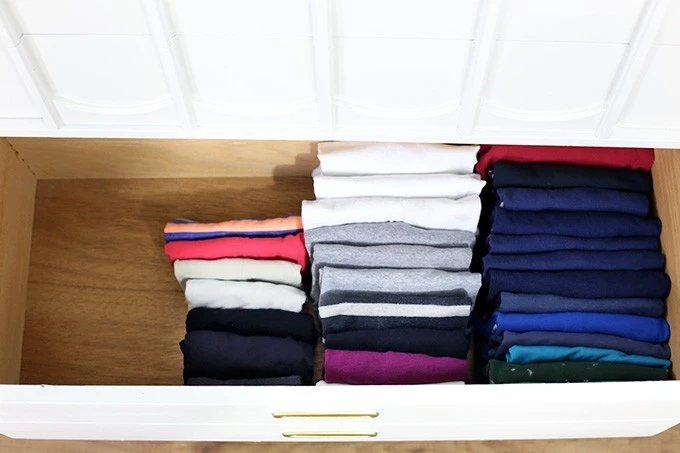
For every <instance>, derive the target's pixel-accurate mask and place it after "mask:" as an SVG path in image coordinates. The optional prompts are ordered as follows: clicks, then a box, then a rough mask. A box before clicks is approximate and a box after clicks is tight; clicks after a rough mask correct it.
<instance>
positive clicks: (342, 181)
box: [312, 168, 485, 200]
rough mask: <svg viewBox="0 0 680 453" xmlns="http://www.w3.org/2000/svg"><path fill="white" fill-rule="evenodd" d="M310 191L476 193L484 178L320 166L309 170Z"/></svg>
mask: <svg viewBox="0 0 680 453" xmlns="http://www.w3.org/2000/svg"><path fill="white" fill-rule="evenodd" d="M312 176H313V177H314V195H316V198H317V200H318V199H322V198H350V197H407V198H415V197H423V198H425V197H434V198H436V197H439V198H453V199H458V198H463V197H466V196H468V195H477V196H479V194H480V192H481V191H482V188H483V187H484V184H485V182H484V181H482V180H481V178H480V177H479V175H475V174H469V175H454V174H451V173H432V174H424V175H412V174H406V175H368V176H327V175H325V174H323V172H322V171H321V169H320V168H317V169H315V170H314V171H313V172H312Z"/></svg>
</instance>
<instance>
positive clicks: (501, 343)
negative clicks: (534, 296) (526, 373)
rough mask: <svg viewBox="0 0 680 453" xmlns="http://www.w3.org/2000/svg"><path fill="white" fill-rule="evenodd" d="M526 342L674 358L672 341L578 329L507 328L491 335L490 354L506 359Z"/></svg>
mask: <svg viewBox="0 0 680 453" xmlns="http://www.w3.org/2000/svg"><path fill="white" fill-rule="evenodd" d="M515 345H524V346H567V347H571V346H590V347H593V348H604V349H616V350H617V351H621V352H624V353H626V354H636V355H647V356H651V357H658V358H660V359H670V357H671V349H670V347H669V346H668V343H649V342H644V341H636V340H631V339H630V338H624V337H619V336H616V335H605V334H599V333H576V332H545V331H540V330H537V331H530V332H511V331H505V332H503V333H502V334H500V335H492V336H491V337H489V338H488V342H487V343H486V346H487V347H488V357H489V358H494V359H501V360H504V359H505V354H507V352H508V350H509V349H510V347H512V346H515Z"/></svg>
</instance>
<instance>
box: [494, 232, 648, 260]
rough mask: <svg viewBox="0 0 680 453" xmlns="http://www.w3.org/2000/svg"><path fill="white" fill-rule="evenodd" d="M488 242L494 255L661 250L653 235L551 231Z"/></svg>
mask: <svg viewBox="0 0 680 453" xmlns="http://www.w3.org/2000/svg"><path fill="white" fill-rule="evenodd" d="M486 242H487V244H488V247H489V252H490V253H493V254H494V255H502V254H513V253H540V252H554V251H558V250H657V251H658V250H659V238H657V237H652V236H638V237H616V238H580V237H575V236H559V235H552V234H527V235H508V234H491V235H489V236H488V237H487V240H486Z"/></svg>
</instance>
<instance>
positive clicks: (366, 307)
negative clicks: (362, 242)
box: [319, 302, 471, 319]
mask: <svg viewBox="0 0 680 453" xmlns="http://www.w3.org/2000/svg"><path fill="white" fill-rule="evenodd" d="M470 307H471V306H470V305H423V304H412V305H411V304H362V303H352V302H345V303H341V304H333V305H326V306H319V317H320V318H321V319H325V318H332V317H334V316H378V317H381V316H399V317H402V318H450V317H457V316H463V317H467V316H470Z"/></svg>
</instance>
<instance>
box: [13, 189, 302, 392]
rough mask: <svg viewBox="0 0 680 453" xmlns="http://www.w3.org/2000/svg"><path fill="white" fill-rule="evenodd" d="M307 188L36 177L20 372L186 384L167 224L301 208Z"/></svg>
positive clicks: (73, 380)
mask: <svg viewBox="0 0 680 453" xmlns="http://www.w3.org/2000/svg"><path fill="white" fill-rule="evenodd" d="M312 196H313V192H312V182H311V179H308V178H283V179H272V178H245V179H240V178H231V179H132V180H64V181H45V180H43V181H40V182H39V184H38V190H37V197H36V210H35V228H34V233H33V250H32V253H31V269H30V275H29V284H28V300H27V309H26V323H25V338H24V348H23V360H22V368H21V382H22V383H26V384H73V385H83V384H89V385H98V384H109V385H118V384H127V385H179V384H182V356H181V353H180V350H179V347H178V342H179V341H180V340H181V339H182V338H183V337H184V319H185V317H186V302H185V301H184V298H183V294H182V291H181V289H180V287H179V285H178V284H177V281H176V280H175V278H174V276H173V272H172V268H171V266H170V264H169V262H168V260H167V258H166V257H165V254H164V252H163V243H164V242H163V226H164V225H165V222H166V221H167V220H171V219H172V218H174V217H185V218H194V219H197V220H201V221H216V220H225V219H233V218H239V217H269V216H280V215H287V214H299V213H300V200H302V199H305V198H311V197H312Z"/></svg>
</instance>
